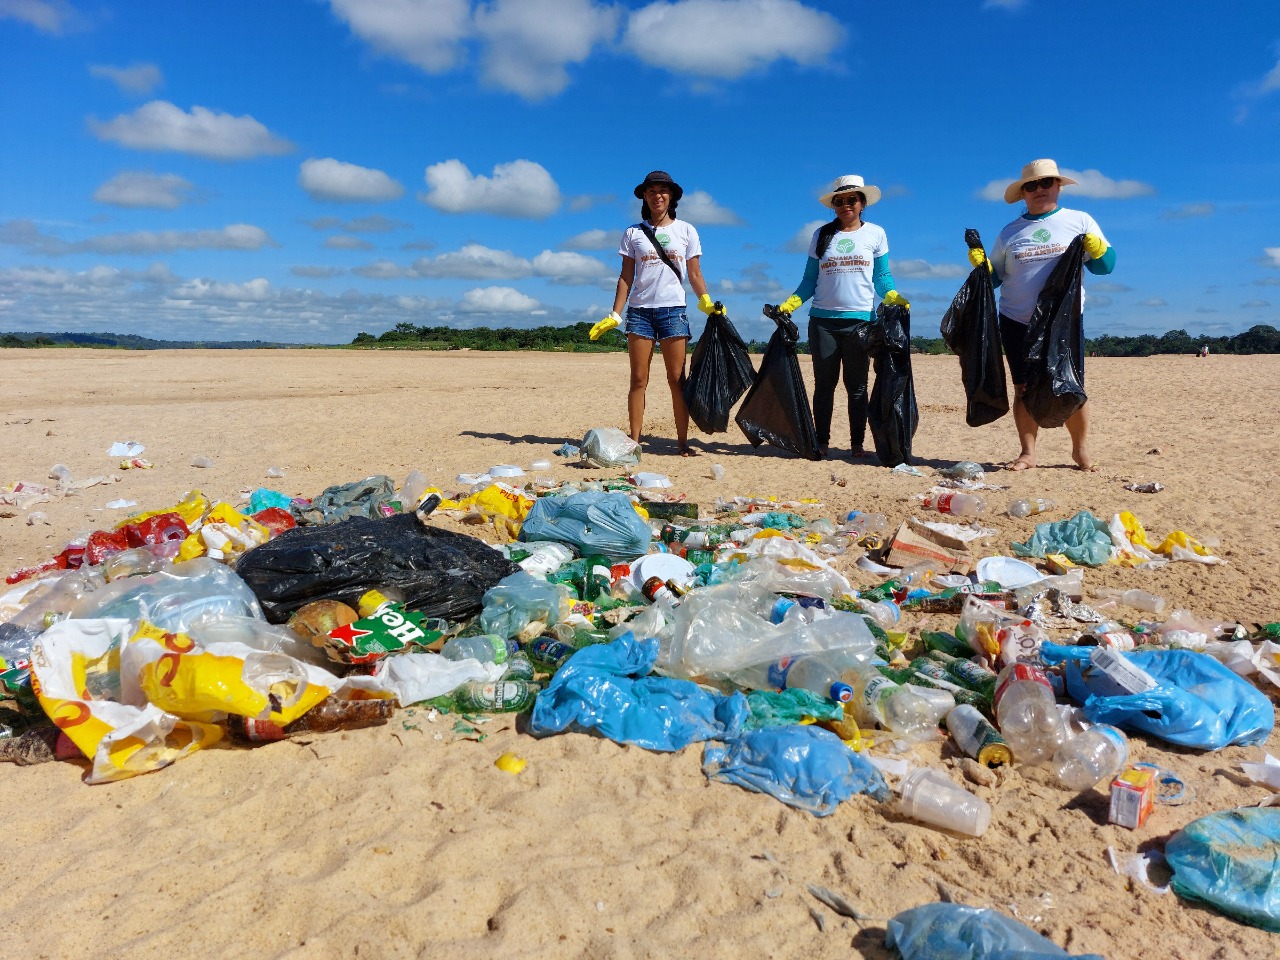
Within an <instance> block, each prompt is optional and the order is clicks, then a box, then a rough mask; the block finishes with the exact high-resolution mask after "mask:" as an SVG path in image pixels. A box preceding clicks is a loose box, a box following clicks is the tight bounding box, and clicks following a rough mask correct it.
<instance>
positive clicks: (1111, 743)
mask: <svg viewBox="0 0 1280 960" xmlns="http://www.w3.org/2000/svg"><path fill="white" fill-rule="evenodd" d="M1128 762H1129V740H1128V738H1127V737H1126V736H1125V735H1124V734H1123V733H1122V732H1121V731H1120V730H1117V729H1116V728H1115V727H1113V726H1110V725H1109V724H1105V723H1100V724H1098V725H1097V726H1094V727H1090V728H1089V729H1088V730H1086V731H1084V733H1081V734H1079V735H1078V736H1075V737H1072V738H1071V739H1069V740H1067V741H1066V742H1065V743H1063V744H1062V745H1061V746H1060V747H1058V750H1057V752H1056V753H1055V754H1054V755H1053V772H1054V774H1055V775H1056V776H1057V778H1058V782H1059V783H1061V784H1062V785H1063V786H1064V787H1066V788H1067V789H1068V790H1076V791H1084V790H1088V789H1089V788H1090V787H1092V786H1094V785H1095V784H1097V783H1099V782H1100V781H1103V780H1110V779H1111V778H1112V777H1114V776H1115V775H1116V774H1117V773H1119V772H1120V771H1121V770H1123V769H1124V766H1125V764H1126V763H1128Z"/></svg>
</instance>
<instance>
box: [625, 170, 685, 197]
mask: <svg viewBox="0 0 1280 960" xmlns="http://www.w3.org/2000/svg"><path fill="white" fill-rule="evenodd" d="M651 183H665V184H667V185H668V186H670V187H671V199H672V200H676V201H679V199H680V198H681V197H683V196H684V190H682V189H681V188H680V184H678V183H676V182H675V181H674V180H672V179H671V174H669V173H667V172H666V171H665V170H654V171H652V172H650V173H649V174H647V175H646V176H645V178H644V182H643V183H641V184H640V185H639V186H638V187H636V189H635V195H636V199H637V200H643V199H644V188H645V187H647V186H649V184H651Z"/></svg>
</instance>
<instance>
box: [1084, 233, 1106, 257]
mask: <svg viewBox="0 0 1280 960" xmlns="http://www.w3.org/2000/svg"><path fill="white" fill-rule="evenodd" d="M1084 252H1085V253H1087V254H1088V255H1089V259H1090V260H1097V259H1099V258H1100V257H1101V256H1102V255H1103V254H1105V253H1106V252H1107V241H1105V240H1103V239H1102V238H1101V237H1100V236H1098V235H1097V234H1096V233H1086V234H1085V235H1084Z"/></svg>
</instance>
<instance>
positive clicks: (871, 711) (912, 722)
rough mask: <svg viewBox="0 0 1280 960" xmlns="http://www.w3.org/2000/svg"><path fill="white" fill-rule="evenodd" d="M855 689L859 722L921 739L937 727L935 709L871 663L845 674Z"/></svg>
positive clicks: (854, 695)
mask: <svg viewBox="0 0 1280 960" xmlns="http://www.w3.org/2000/svg"><path fill="white" fill-rule="evenodd" d="M845 678H846V679H847V680H848V681H849V682H850V684H851V685H852V687H853V703H854V709H855V713H856V715H857V719H858V722H859V723H861V724H863V725H864V726H868V727H870V726H874V725H879V726H881V727H883V728H885V729H886V730H892V731H893V732H894V733H899V734H902V735H904V736H908V737H912V736H920V735H924V734H926V733H928V732H929V728H930V727H936V725H937V723H936V720H934V716H935V711H934V709H933V705H932V704H931V703H930V702H929V701H928V700H927V699H925V698H923V697H921V696H920V695H919V694H917V693H915V692H914V691H913V690H911V689H910V688H908V687H905V686H901V685H899V684H898V683H896V682H895V681H893V680H892V679H890V678H889V677H886V676H885V675H884V674H882V673H881V672H880V671H879V670H877V669H876V668H875V667H874V666H873V665H872V664H870V663H859V664H857V665H855V666H854V667H853V669H851V670H850V671H848V672H847V673H846V674H845Z"/></svg>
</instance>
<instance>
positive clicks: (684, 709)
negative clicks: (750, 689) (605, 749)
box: [529, 632, 748, 752]
mask: <svg viewBox="0 0 1280 960" xmlns="http://www.w3.org/2000/svg"><path fill="white" fill-rule="evenodd" d="M657 658H658V641H657V640H652V639H651V640H637V639H636V638H635V635H634V634H632V633H630V632H628V633H624V634H623V635H622V636H620V637H618V639H616V640H614V641H613V642H612V643H605V644H597V645H595V646H590V647H584V648H583V649H581V650H579V651H578V652H577V653H575V654H574V655H573V656H572V657H570V658H569V659H568V661H566V662H565V663H564V665H563V666H561V667H560V669H559V670H557V671H556V673H555V676H553V677H552V678H551V682H550V683H548V684H547V686H546V687H545V688H544V689H543V690H542V691H541V692H540V693H539V694H538V699H537V700H536V701H534V704H533V715H532V716H531V717H530V718H529V732H530V733H532V734H533V735H534V736H535V737H541V736H546V735H547V734H551V733H563V732H564V731H566V730H572V731H577V732H586V731H590V730H595V731H598V732H599V733H601V734H602V735H604V736H606V737H608V738H609V739H610V740H613V741H615V742H617V743H634V744H635V745H636V746H640V747H644V748H645V749H646V750H661V751H671V752H673V751H676V750H681V749H683V748H684V747H686V746H688V745H689V744H691V743H694V742H695V741H699V740H713V739H718V738H721V737H731V736H735V735H736V734H737V733H738V731H739V730H741V729H742V724H743V722H744V721H745V720H746V719H747V713H748V708H747V698H746V697H744V696H743V695H742V694H740V693H735V694H733V695H732V696H725V695H724V694H719V693H712V692H710V691H708V690H704V689H702V688H701V687H700V686H698V685H697V684H696V683H694V682H693V681H691V680H673V679H669V678H666V677H651V676H648V674H649V672H650V671H651V670H652V669H653V663H654V661H655V660H657Z"/></svg>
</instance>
